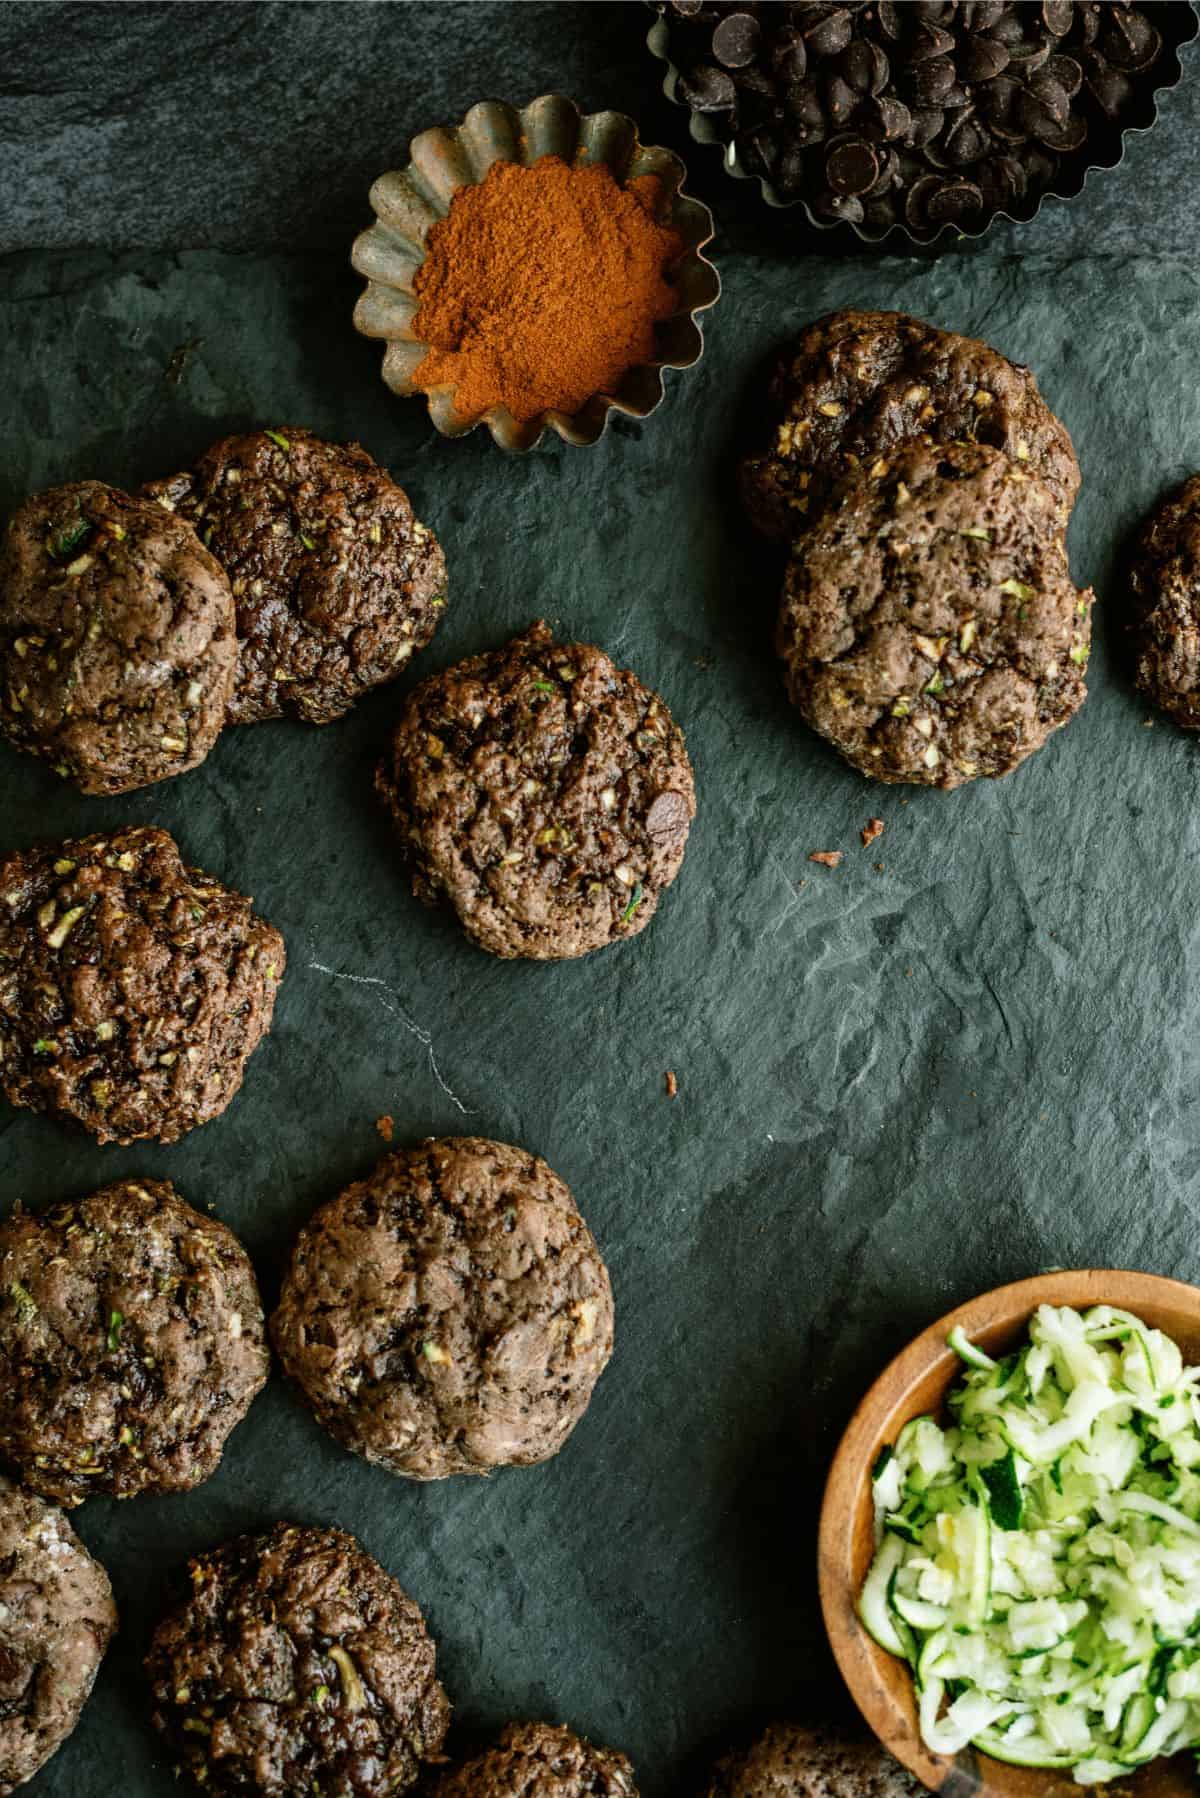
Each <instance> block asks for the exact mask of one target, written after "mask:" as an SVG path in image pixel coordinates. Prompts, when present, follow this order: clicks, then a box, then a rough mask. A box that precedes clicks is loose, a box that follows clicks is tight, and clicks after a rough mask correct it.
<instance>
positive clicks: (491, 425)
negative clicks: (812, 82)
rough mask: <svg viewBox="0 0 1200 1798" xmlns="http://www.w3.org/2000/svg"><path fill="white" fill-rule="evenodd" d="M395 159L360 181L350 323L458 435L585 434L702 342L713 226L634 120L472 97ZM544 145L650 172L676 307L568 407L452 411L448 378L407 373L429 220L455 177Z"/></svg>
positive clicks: (681, 363) (531, 440) (651, 392)
mask: <svg viewBox="0 0 1200 1798" xmlns="http://www.w3.org/2000/svg"><path fill="white" fill-rule="evenodd" d="M409 156H410V161H409V163H408V166H407V167H406V168H403V169H396V170H393V171H392V172H391V173H389V174H386V175H381V176H380V177H379V179H378V180H377V181H376V182H375V184H374V186H373V187H372V189H371V205H372V207H373V209H374V212H375V223H374V224H373V225H372V226H370V228H369V229H368V230H366V231H364V232H363V233H362V234H361V236H360V237H358V238H357V239H356V241H355V244H354V248H353V251H352V254H351V261H352V262H353V264H354V267H355V268H356V269H357V270H358V272H359V274H360V275H365V276H366V278H367V288H366V292H365V293H364V294H362V296H361V297H360V299H359V301H358V304H357V305H356V307H355V309H354V323H355V327H356V328H357V329H358V330H359V331H361V332H362V333H363V335H364V336H365V337H374V338H379V339H381V340H382V341H383V342H384V343H386V345H387V349H386V350H385V352H384V357H383V378H384V381H385V382H386V383H387V385H388V386H389V387H390V388H391V390H392V392H393V393H397V394H400V395H401V396H403V397H406V398H407V397H409V396H412V395H419V396H420V397H424V398H427V399H428V404H429V416H430V418H431V419H432V420H433V423H434V424H435V426H436V427H437V429H438V430H439V431H440V432H441V433H442V435H443V436H445V437H461V436H463V435H464V434H465V433H466V432H467V431H472V430H474V429H475V427H476V426H477V425H480V424H483V425H486V426H487V428H488V430H489V431H490V432H491V434H492V436H493V438H494V439H495V441H496V442H497V443H498V444H499V445H500V447H501V448H502V449H506V450H528V449H532V448H533V447H534V445H535V444H537V443H538V442H539V441H540V440H541V438H542V435H543V433H544V432H545V431H546V430H547V429H549V430H551V431H556V432H557V433H558V435H559V436H560V437H561V438H563V439H564V440H565V441H566V442H567V443H574V444H580V445H586V444H592V443H595V442H596V441H597V439H598V438H599V437H600V436H601V435H602V434H603V432H604V429H605V427H606V425H607V423H608V419H609V416H610V414H611V413H613V412H623V413H625V414H626V415H627V416H628V417H630V418H648V417H649V416H650V414H651V413H652V412H653V411H654V410H655V409H656V407H658V406H659V405H661V403H662V400H663V397H664V386H663V370H664V369H668V368H678V369H684V368H691V367H692V366H693V365H694V364H695V363H697V362H698V361H699V360H700V357H701V355H702V354H703V352H704V337H703V333H702V332H701V329H700V320H699V316H698V315H699V314H700V313H701V312H703V311H704V310H705V309H706V308H707V307H709V306H712V305H714V304H715V303H716V301H717V299H718V298H719V297H720V293H721V281H720V276H719V275H718V274H717V271H716V269H715V268H714V267H713V265H712V263H711V262H709V261H708V260H707V259H706V258H705V257H704V256H703V255H702V254H701V251H702V249H703V247H704V245H705V244H707V243H708V242H709V241H710V240H711V238H712V236H713V219H712V214H711V212H710V211H709V210H708V208H707V206H703V205H701V203H700V201H699V200H696V199H693V198H692V197H691V195H689V194H686V193H684V191H683V182H684V180H685V178H686V170H685V168H684V165H683V163H682V162H681V161H680V160H679V158H678V156H676V155H674V154H673V153H672V152H671V151H670V150H665V149H662V148H659V147H657V146H655V145H649V144H643V143H641V142H640V141H639V139H638V131H637V126H636V124H635V123H634V121H633V120H632V119H631V118H627V117H626V115H625V114H624V113H621V112H593V113H588V114H581V113H580V111H579V108H578V107H577V106H576V105H574V103H573V102H572V101H570V100H567V99H565V98H564V97H563V96H562V95H561V94H543V95H542V96H541V97H540V98H539V99H536V100H531V101H530V103H529V104H528V106H523V107H521V108H520V109H517V108H515V107H512V106H508V105H506V104H504V102H502V101H499V100H481V101H480V102H479V104H478V105H476V106H472V108H471V110H470V111H469V112H468V113H467V114H466V116H465V118H464V119H463V120H462V122H461V123H460V124H458V125H438V126H435V127H434V128H433V129H432V130H429V131H422V132H421V133H420V135H419V136H418V137H414V138H413V140H412V143H411V144H410V146H409ZM543 156H561V157H562V159H563V161H564V162H567V163H570V164H572V165H580V166H583V165H585V164H588V163H596V162H603V163H606V164H607V165H608V167H609V168H610V169H611V170H612V173H613V175H614V177H615V178H616V180H617V181H618V182H620V183H622V184H624V183H625V182H627V181H630V180H632V179H634V178H635V177H636V176H639V175H656V176H657V177H658V178H659V180H660V181H661V182H662V184H663V192H664V195H665V197H666V199H667V200H668V201H669V211H666V212H665V213H664V221H665V222H666V223H668V224H670V225H671V226H673V227H674V229H675V230H676V231H677V232H678V233H679V235H680V237H681V238H682V239H683V242H684V244H685V245H686V250H685V254H684V255H683V257H682V259H681V260H680V262H679V264H678V265H677V267H676V268H675V269H674V270H673V271H672V275H673V279H674V281H675V283H676V285H677V287H678V290H679V307H678V310H677V311H675V312H673V313H672V314H671V315H670V317H668V318H665V319H662V320H660V321H658V323H656V325H655V327H654V334H655V346H656V349H657V351H658V354H657V355H656V356H655V358H654V360H653V361H652V362H646V363H640V364H638V365H636V366H635V367H633V368H630V369H628V370H627V371H626V373H625V375H624V376H623V377H622V379H621V381H620V383H619V385H618V386H617V388H616V389H615V391H614V392H612V393H597V394H593V395H592V397H591V398H590V399H589V400H588V401H587V402H586V404H585V405H583V406H582V407H580V409H579V410H578V411H577V412H562V411H557V410H553V409H551V410H548V411H545V412H539V413H537V414H536V415H535V416H534V417H533V418H530V419H526V420H523V421H522V420H518V419H516V418H514V417H513V415H512V413H511V412H510V411H509V410H508V409H507V407H504V406H492V407H489V408H488V409H487V410H485V411H481V412H479V413H476V414H474V415H461V414H459V413H457V412H456V411H455V407H454V389H453V387H451V386H449V385H447V386H440V387H435V388H432V389H431V390H430V391H429V393H428V394H427V395H425V394H424V393H423V391H422V389H420V388H418V387H417V386H416V385H415V383H414V380H413V376H414V374H415V371H416V369H417V368H418V367H419V365H420V363H421V361H422V360H423V358H424V356H425V354H426V352H427V350H428V348H429V346H428V345H427V344H425V343H422V342H421V340H420V339H419V338H418V337H417V335H416V333H415V331H414V329H413V321H414V319H415V318H416V315H417V311H418V301H417V299H416V297H415V294H414V291H413V286H414V282H415V280H416V275H417V270H418V269H419V268H420V266H421V263H422V262H423V261H424V258H425V244H426V239H427V237H428V234H429V231H430V228H431V227H432V226H433V225H434V224H435V223H436V222H437V220H438V219H441V218H444V217H445V216H446V214H447V213H448V212H449V210H450V203H451V201H452V200H453V198H454V196H455V194H456V193H457V192H458V190H459V189H460V188H461V187H465V186H468V185H472V184H476V183H478V182H480V181H482V180H483V178H484V176H485V175H486V174H487V172H488V170H489V169H490V168H491V167H492V166H493V164H494V163H497V162H516V163H521V164H523V165H525V166H526V167H528V166H529V165H530V164H532V163H535V162H537V161H538V160H539V159H540V158H541V157H543Z"/></svg>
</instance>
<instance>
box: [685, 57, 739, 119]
mask: <svg viewBox="0 0 1200 1798" xmlns="http://www.w3.org/2000/svg"><path fill="white" fill-rule="evenodd" d="M679 91H680V93H681V94H682V95H683V97H684V99H685V100H686V101H687V103H688V105H689V106H690V107H691V109H692V111H693V112H728V111H729V109H730V108H731V107H732V105H733V104H734V101H735V100H736V98H737V90H736V88H735V87H734V85H733V82H732V81H731V80H730V78H729V76H728V75H727V74H726V73H725V71H724V69H714V68H712V67H711V66H710V64H708V63H705V62H701V63H697V64H696V67H695V68H694V69H689V70H688V71H687V73H686V74H685V75H681V76H680V77H679Z"/></svg>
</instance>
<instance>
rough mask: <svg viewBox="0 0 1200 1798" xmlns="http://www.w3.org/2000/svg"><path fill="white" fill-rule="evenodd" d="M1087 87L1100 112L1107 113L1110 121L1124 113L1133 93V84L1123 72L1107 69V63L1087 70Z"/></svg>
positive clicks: (1098, 64)
mask: <svg viewBox="0 0 1200 1798" xmlns="http://www.w3.org/2000/svg"><path fill="white" fill-rule="evenodd" d="M1087 87H1088V92H1089V93H1090V94H1091V96H1092V98H1093V100H1094V101H1095V102H1096V104H1097V106H1098V107H1099V108H1100V110H1101V112H1105V113H1107V114H1108V116H1109V118H1110V119H1115V118H1116V117H1117V115H1118V114H1119V113H1121V112H1123V111H1124V109H1125V107H1126V106H1127V105H1128V104H1129V100H1130V97H1131V95H1132V93H1133V83H1132V82H1131V81H1130V79H1129V77H1128V75H1126V74H1125V73H1124V71H1123V70H1121V69H1112V68H1109V66H1108V64H1107V63H1102V62H1099V61H1097V63H1096V65H1095V66H1094V67H1093V68H1091V69H1089V70H1088V75H1087Z"/></svg>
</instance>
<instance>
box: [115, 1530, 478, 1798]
mask: <svg viewBox="0 0 1200 1798" xmlns="http://www.w3.org/2000/svg"><path fill="white" fill-rule="evenodd" d="M188 1565H189V1571H190V1574H191V1585H192V1590H191V1593H190V1596H189V1597H188V1598H187V1599H186V1601H185V1602H184V1603H183V1604H182V1605H181V1606H180V1607H179V1609H178V1610H176V1611H173V1612H171V1613H170V1614H169V1615H168V1616H166V1617H165V1618H164V1619H163V1621H162V1622H161V1623H160V1624H159V1626H158V1628H157V1629H156V1630H155V1632H154V1636H153V1638H152V1640H151V1643H150V1649H149V1652H148V1654H147V1656H146V1674H147V1677H148V1678H149V1681H150V1685H151V1689H152V1691H153V1695H154V1722H155V1725H156V1727H157V1728H158V1729H159V1731H160V1732H161V1734H162V1735H163V1737H164V1738H165V1741H166V1746H167V1752H168V1754H169V1755H170V1757H171V1759H172V1760H173V1761H174V1762H175V1763H176V1764H177V1765H178V1766H180V1767H184V1768H186V1769H187V1771H188V1772H189V1773H190V1774H191V1775H192V1777H193V1778H194V1779H195V1780H196V1781H197V1783H198V1784H200V1785H201V1786H202V1787H203V1789H204V1791H205V1792H206V1793H208V1794H211V1795H212V1798H226V1795H227V1794H228V1795H230V1798H234V1795H237V1798H242V1795H244V1794H248V1793H262V1794H265V1795H266V1798H298V1794H300V1793H308V1792H319V1793H320V1794H321V1798H394V1795H395V1794H396V1793H398V1792H405V1791H407V1790H408V1789H409V1787H410V1786H411V1785H413V1784H414V1782H415V1781H416V1779H417V1778H418V1776H419V1774H420V1773H421V1772H422V1770H423V1767H424V1765H425V1763H426V1762H428V1761H431V1760H432V1761H436V1760H438V1759H440V1755H439V1750H440V1748H441V1745H442V1738H443V1737H444V1735H445V1733H446V1728H447V1725H448V1723H449V1720H450V1706H449V1704H448V1703H447V1701H446V1694H445V1692H444V1691H443V1690H442V1688H441V1685H440V1684H439V1683H438V1679H437V1675H436V1672H435V1667H434V1664H435V1661H436V1651H435V1649H434V1645H433V1642H432V1641H431V1640H430V1637H429V1635H428V1633H427V1632H426V1629H425V1620H424V1618H423V1617H422V1616H421V1613H420V1611H419V1610H418V1609H417V1607H416V1605H415V1604H414V1603H413V1601H412V1599H411V1598H409V1597H408V1596H407V1594H406V1593H405V1592H403V1591H402V1590H401V1589H400V1587H399V1586H398V1585H397V1583H396V1581H395V1580H394V1579H393V1578H392V1577H391V1575H390V1574H388V1573H385V1572H384V1570H383V1568H382V1567H381V1566H380V1565H379V1563H378V1561H374V1560H372V1559H371V1556H370V1555H369V1554H367V1552H366V1551H365V1549H363V1548H362V1547H361V1546H360V1544H359V1543H358V1542H356V1541H355V1539H354V1537H353V1536H349V1535H347V1534H346V1533H345V1531H343V1530H322V1529H302V1528H299V1527H296V1526H293V1525H290V1524H282V1523H280V1524H276V1525H275V1527H274V1528H273V1529H271V1530H268V1531H267V1532H266V1533H265V1534H264V1535H260V1536H240V1537H238V1538H237V1540H236V1541H233V1542H227V1543H225V1544H224V1546H223V1547H221V1548H216V1549H214V1550H213V1551H212V1552H211V1553H210V1554H204V1555H198V1556H197V1557H196V1558H195V1559H194V1560H193V1561H191V1562H189V1564H188Z"/></svg>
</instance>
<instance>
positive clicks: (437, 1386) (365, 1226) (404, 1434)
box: [271, 1136, 613, 1480]
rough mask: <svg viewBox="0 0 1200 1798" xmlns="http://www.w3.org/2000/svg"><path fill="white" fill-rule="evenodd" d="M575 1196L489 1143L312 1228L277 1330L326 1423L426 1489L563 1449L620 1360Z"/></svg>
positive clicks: (346, 1205) (357, 1199)
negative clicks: (613, 1359)
mask: <svg viewBox="0 0 1200 1798" xmlns="http://www.w3.org/2000/svg"><path fill="white" fill-rule="evenodd" d="M612 1332H613V1302H612V1289H611V1287H610V1285H609V1279H608V1272H607V1269H606V1268H605V1266H604V1262H603V1260H602V1259H601V1256H600V1251H599V1249H598V1248H597V1246H596V1243H595V1240H594V1238H593V1237H592V1234H591V1231H590V1230H589V1229H588V1227H587V1225H586V1224H585V1223H584V1221H583V1219H582V1217H581V1216H580V1215H579V1212H578V1210H577V1209H576V1206H575V1201H574V1199H573V1198H572V1196H571V1194H570V1192H569V1190H568V1188H567V1187H566V1186H565V1185H564V1183H563V1182H562V1181H561V1180H560V1179H559V1178H558V1176H557V1174H555V1173H554V1172H552V1170H551V1169H550V1168H549V1167H547V1165H546V1163H545V1162H544V1161H541V1160H540V1159H539V1158H538V1157H537V1156H536V1155H530V1154H527V1153H526V1152H525V1151H524V1150H522V1149H517V1148H512V1147H510V1145H508V1144H507V1143H498V1142H490V1141H487V1140H486V1139H484V1138H482V1137H474V1136H464V1137H444V1138H441V1139H437V1140H433V1141H430V1142H426V1143H422V1144H421V1145H420V1146H419V1147H417V1148H414V1149H404V1150H399V1151H397V1152H396V1153H394V1154H391V1155H388V1156H386V1157H385V1158H384V1160H382V1161H381V1162H380V1163H379V1165H378V1167H377V1168H376V1169H375V1171H374V1172H373V1173H372V1174H370V1175H368V1177H367V1178H366V1179H365V1180H360V1181H357V1182H356V1183H355V1184H354V1185H353V1186H350V1187H347V1188H346V1190H345V1191H344V1192H342V1193H339V1195H338V1196H337V1197H336V1198H334V1199H331V1200H330V1201H329V1203H328V1204H326V1205H324V1206H322V1207H321V1209H320V1210H319V1211H317V1213H316V1214H315V1216H314V1217H313V1218H312V1219H311V1220H310V1222H309V1223H308V1224H307V1225H306V1226H305V1228H304V1229H303V1230H302V1231H301V1232H300V1236H299V1239H298V1241H297V1243H296V1247H295V1250H294V1252H293V1255H292V1260H291V1264H290V1266H289V1268H288V1271H287V1274H286V1276H285V1278H284V1282H283V1289H282V1292H281V1295H280V1300H279V1308H278V1310H277V1311H276V1313H275V1315H274V1317H273V1318H272V1320H271V1334H272V1338H273V1340H274V1343H275V1347H276V1350H277V1352H278V1354H279V1358H280V1360H281V1361H282V1363H283V1366H284V1369H285V1371H286V1372H287V1373H288V1374H290V1375H291V1377H292V1378H293V1379H294V1380H295V1381H296V1382H297V1384H298V1385H299V1386H300V1387H301V1389H302V1391H303V1392H304V1394H305V1397H306V1398H307V1399H308V1401H309V1403H310V1404H311V1406H312V1408H313V1410H314V1411H315V1413H316V1415H317V1417H318V1419H319V1420H320V1422H321V1423H323V1424H324V1425H325V1427H326V1428H327V1429H328V1430H329V1431H330V1432H331V1433H332V1434H333V1435H334V1436H335V1437H336V1438H337V1439H338V1441H339V1442H341V1443H343V1444H344V1446H345V1447H347V1448H349V1449H352V1450H353V1451H354V1452H355V1453H356V1454H360V1455H364V1456H365V1457H366V1458H367V1459H368V1460H370V1461H377V1462H380V1463H381V1464H382V1465H383V1466H385V1467H389V1468H391V1470H392V1471H393V1472H394V1473H400V1474H405V1475H407V1476H408V1478H410V1479H420V1480H431V1479H443V1478H445V1477H446V1476H447V1475H448V1474H456V1473H487V1472H489V1471H490V1469H492V1468H493V1467H503V1466H508V1465H517V1466H529V1465H531V1464H532V1463H534V1462H537V1461H545V1460H548V1459H549V1458H550V1456H551V1455H554V1454H557V1453H558V1451H559V1449H560V1448H561V1447H562V1446H563V1443H564V1442H565V1441H566V1439H567V1437H568V1436H569V1435H570V1433H571V1431H572V1430H573V1429H574V1427H575V1425H576V1424H577V1423H578V1421H579V1419H580V1418H581V1417H582V1416H583V1413H584V1412H585V1410H586V1409H587V1406H588V1403H589V1401H590V1399H591V1396H592V1390H593V1388H594V1386H595V1384H596V1381H597V1380H598V1379H599V1377H600V1374H601V1373H602V1372H603V1370H604V1368H605V1366H606V1365H607V1362H608V1358H609V1355H610V1354H611V1352H612Z"/></svg>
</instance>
